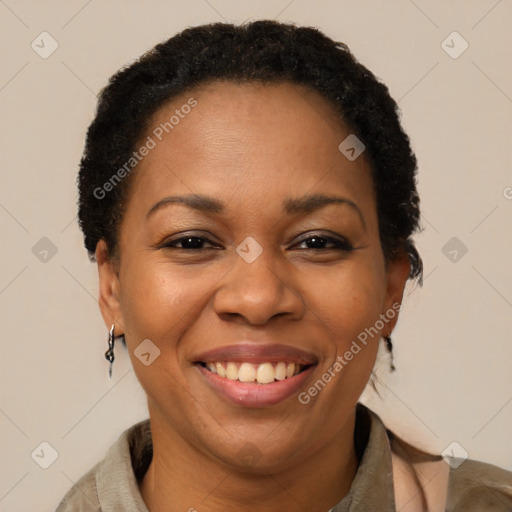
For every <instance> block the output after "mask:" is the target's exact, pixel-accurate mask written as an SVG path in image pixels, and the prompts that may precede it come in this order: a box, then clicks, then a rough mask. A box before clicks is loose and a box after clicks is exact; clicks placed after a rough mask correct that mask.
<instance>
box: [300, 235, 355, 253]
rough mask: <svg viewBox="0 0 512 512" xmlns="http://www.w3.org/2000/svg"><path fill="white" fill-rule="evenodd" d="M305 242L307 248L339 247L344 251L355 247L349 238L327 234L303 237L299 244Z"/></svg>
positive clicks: (326, 248) (338, 248) (327, 248)
mask: <svg viewBox="0 0 512 512" xmlns="http://www.w3.org/2000/svg"><path fill="white" fill-rule="evenodd" d="M304 243H305V244H307V247H306V248H305V249H313V250H330V249H337V250H342V251H352V250H353V249H354V248H353V247H352V245H351V244H350V243H349V242H348V241H347V240H344V239H338V238H334V237H331V236H325V235H310V236H308V237H307V238H303V239H302V240H301V241H300V242H299V243H298V244H297V245H302V244H304ZM326 245H330V247H326Z"/></svg>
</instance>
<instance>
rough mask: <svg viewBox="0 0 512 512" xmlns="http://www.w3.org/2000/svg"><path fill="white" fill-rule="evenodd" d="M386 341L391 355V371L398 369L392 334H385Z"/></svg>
mask: <svg viewBox="0 0 512 512" xmlns="http://www.w3.org/2000/svg"><path fill="white" fill-rule="evenodd" d="M383 338H384V341H385V342H386V348H387V349H388V352H389V356H390V357H391V363H390V368H391V371H392V372H394V371H395V370H396V368H395V365H394V364H393V360H394V358H393V343H391V336H383Z"/></svg>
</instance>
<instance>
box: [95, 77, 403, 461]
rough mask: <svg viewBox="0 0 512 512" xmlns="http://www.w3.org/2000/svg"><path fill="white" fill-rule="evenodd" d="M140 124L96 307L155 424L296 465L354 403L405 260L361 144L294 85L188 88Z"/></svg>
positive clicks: (207, 449)
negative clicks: (380, 209)
mask: <svg viewBox="0 0 512 512" xmlns="http://www.w3.org/2000/svg"><path fill="white" fill-rule="evenodd" d="M190 98H194V100H196V101H197V105H196V106H194V107H193V108H191V109H187V108H185V109H181V106H182V105H184V104H192V103H193V101H192V100H191V101H190V102H189V99H190ZM187 102H189V103H187ZM176 109H178V110H179V111H180V113H181V115H180V116H179V118H180V119H179V122H178V123H175V121H176V119H174V120H173V121H174V123H175V124H172V129H170V128H169V126H170V124H168V125H167V131H168V132H169V133H166V132H165V130H164V131H163V134H161V133H160V132H162V129H160V130H157V131H156V132H155V131H154V130H155V129H157V128H158V127H159V126H160V127H161V126H162V124H165V123H166V122H168V121H169V118H170V117H171V116H172V115H176V114H177V113H176V112H175V111H176ZM189 110H190V111H189ZM185 112H189V113H188V114H185ZM155 133H158V134H160V138H161V139H162V140H159V137H157V136H156V135H155ZM148 135H149V136H150V137H151V138H152V139H153V140H154V142H155V143H156V145H155V147H154V148H152V149H150V150H149V152H148V154H147V156H145V157H144V158H143V160H142V161H141V162H140V163H139V164H138V166H137V169H136V171H135V174H134V176H133V181H132V183H131V188H130V194H129V198H128V203H127V208H126V213H125V216H124V218H123V222H122V224H121V229H120V238H119V251H120V263H119V266H118V268H117V270H118V273H117V271H116V270H115V269H114V267H113V266H112V265H110V264H109V263H108V261H107V260H106V259H105V246H104V244H103V243H100V244H99V245H98V249H97V258H98V265H99V272H100V304H101V307H102V313H103V315H104V318H105V321H106V323H107V325H109V326H110V324H111V323H112V322H115V323H116V334H122V333H124V334H125V339H126V342H127V346H128V349H129V353H130V357H131V359H132V363H133V367H134V370H135V372H136V374H137V377H138V379H139V380H140V382H141V384H142V386H143V388H144V389H145V391H146V393H147V396H148V406H149V411H150V415H151V420H152V425H153V428H154V429H155V430H157V429H158V430H159V431H160V432H166V435H167V436H168V438H169V439H170V438H173V439H176V438H178V439H181V440H183V441H184V442H185V443H186V444H187V445H188V446H190V447H192V448H194V449H195V450H199V452H200V453H202V454H203V455H205V456H207V457H210V458H213V459H215V460H217V461H222V462H224V463H226V464H228V465H231V466H236V467H241V468H243V467H247V466H248V465H253V464H255V462H257V465H258V467H260V468H262V470H268V469H269V468H274V469H276V468H282V469H285V468H286V467H289V466H292V465H295V464H296V463H297V461H299V460H305V458H307V457H308V456H309V455H311V454H312V453H314V452H315V450H318V449H319V448H320V447H321V446H325V445H327V444H328V443H329V441H330V440H332V439H333V438H334V436H335V435H336V433H338V432H339V431H340V430H341V429H342V428H343V426H344V425H345V424H346V422H347V420H348V419H349V418H350V417H352V416H351V415H352V414H353V411H354V407H355V404H356V402H357V400H358V398H359V396H360V394H361V392H362V391H363V389H364V387H365V385H366V384H367V381H368V379H369V377H370V374H371V371H372V368H373V365H374V361H375V358H376V354H377V349H378V343H379V336H380V334H382V335H387V334H389V333H390V332H391V330H392V328H393V326H394V323H395V321H396V319H397V311H396V309H397V308H396V305H397V302H398V303H399V302H400V300H401V296H402V292H403V287H404V283H405V280H406V278H407V274H408V270H409V267H408V263H407V261H406V259H405V258H399V259H397V260H396V261H395V262H392V263H390V264H389V265H388V266H386V265H385V261H384V257H383V252H382V248H381V245H380V240H379V232H378V219H377V212H376V202H375V195H374V192H373V186H372V180H371V175H370V168H369V165H368V163H367V161H366V159H365V155H364V152H363V153H362V155H361V156H359V157H358V158H356V159H355V160H349V159H348V158H347V157H346V156H345V155H344V154H343V153H342V152H341V151H340V150H339V149H338V146H339V145H340V143H341V142H342V141H343V140H344V139H346V137H347V136H349V135H350V131H348V130H347V129H345V128H344V127H343V126H342V125H341V124H340V122H339V118H338V117H337V116H336V114H335V113H334V111H333V110H332V107H331V106H330V105H328V104H327V103H326V102H325V100H324V99H323V98H321V97H320V96H319V95H317V94H316V93H314V92H311V91H309V90H306V89H304V88H302V87H298V86H294V85H291V84H280V85H270V86H268V85H267V86H264V85H261V84H249V85H247V84H246V85H236V84H233V83H226V82H224V83H214V84H210V85H208V86H203V87H200V88H196V89H194V90H191V91H190V92H189V93H187V94H184V95H183V96H182V97H180V98H179V99H175V100H174V101H173V102H172V103H170V104H168V105H166V106H165V107H163V108H161V109H160V111H158V112H157V114H156V115H155V116H154V118H153V119H152V121H151V123H150V126H149V129H148V132H147V133H146V134H145V136H144V138H143V139H142V142H145V141H147V140H148V139H147V136H148ZM150 145H152V144H150ZM349 154H350V152H349ZM176 196H180V197H182V198H184V199H178V200H177V199H176ZM172 198H175V199H172ZM325 198H336V199H338V200H339V201H337V202H334V201H332V202H327V201H326V200H325ZM365 329H366V331H365ZM144 340H150V342H148V341H144ZM362 340H365V342H363V341H362ZM354 341H355V342H356V343H357V346H358V347H359V350H358V349H357V348H355V345H354V344H353V342H354ZM141 343H143V344H142V345H141ZM158 351H159V352H158ZM347 351H348V352H349V353H350V354H352V356H350V354H349V353H347ZM158 354H159V355H158ZM336 362H338V364H336ZM217 363H220V366H222V368H219V364H217ZM228 363H229V364H228ZM292 363H294V364H295V370H294V367H293V366H292ZM299 365H300V366H299ZM212 369H214V370H215V371H217V373H214V371H211V370H212ZM223 370H224V372H227V373H228V376H222V373H223ZM286 371H288V372H289V373H288V377H286V378H284V377H285V375H286ZM297 371H300V373H298V374H296V375H294V376H291V374H292V373H296V372H297ZM255 376H256V378H257V379H259V381H261V382H262V383H259V382H254V381H253V379H254V378H255ZM233 379H234V380H233ZM241 381H248V382H241ZM267 381H272V382H267ZM264 382H267V383H264ZM315 383H316V385H315ZM315 390H316V392H315ZM245 455H249V456H248V457H246V456H245Z"/></svg>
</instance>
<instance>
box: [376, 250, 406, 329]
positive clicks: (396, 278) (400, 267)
mask: <svg viewBox="0 0 512 512" xmlns="http://www.w3.org/2000/svg"><path fill="white" fill-rule="evenodd" d="M410 271H411V264H410V262H409V257H408V255H407V253H406V251H405V250H400V251H399V252H398V253H397V254H396V255H395V257H394V258H393V259H392V260H391V261H389V262H388V264H387V270H386V276H387V288H386V297H385V301H384V311H383V313H385V312H386V311H391V310H394V311H395V312H396V314H394V315H393V317H392V318H390V320H389V322H388V324H387V327H386V329H385V330H384V332H383V335H384V336H388V335H389V334H391V332H392V331H393V329H394V328H395V326H396V323H397V321H398V312H399V311H400V309H401V307H402V299H403V295H404V289H405V283H406V282H407V279H408V278H409V274H410ZM389 316H391V315H389Z"/></svg>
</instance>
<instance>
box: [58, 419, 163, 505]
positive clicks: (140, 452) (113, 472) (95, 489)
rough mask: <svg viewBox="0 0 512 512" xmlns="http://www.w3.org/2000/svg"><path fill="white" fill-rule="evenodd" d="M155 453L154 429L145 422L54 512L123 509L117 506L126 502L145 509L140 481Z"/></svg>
mask: <svg viewBox="0 0 512 512" xmlns="http://www.w3.org/2000/svg"><path fill="white" fill-rule="evenodd" d="M152 454H153V451H152V443H151V427H150V423H149V420H144V421H142V422H140V423H137V424H136V425H133V426H132V427H130V428H129V429H127V430H125V431H124V432H123V433H122V434H121V435H120V436H119V437H118V439H117V441H116V442H115V443H114V444H113V445H112V446H111V447H110V449H109V450H108V452H107V454H106V456H105V458H104V459H103V460H101V461H100V462H98V463H97V464H96V465H95V466H94V467H93V468H91V469H90V470H89V471H88V472H87V473H86V474H85V475H83V476H82V477H81V478H80V480H79V481H78V482H76V483H75V484H74V485H73V486H72V487H71V489H70V490H69V491H68V492H67V494H66V495H65V496H64V498H63V499H62V501H61V502H60V504H59V506H58V507H57V509H56V511H55V512H92V511H94V512H97V511H99V510H103V509H104V507H107V508H108V509H109V510H111V509H112V510H121V509H122V510H124V509H125V508H124V507H121V508H119V507H118V505H124V504H125V503H126V504H129V505H130V506H131V505H133V506H132V508H131V509H132V510H144V507H143V505H142V502H141V497H140V494H139V493H138V488H137V480H138V479H139V478H141V477H142V476H143V475H144V473H145V471H146V470H147V467H148V466H149V463H150V461H151V458H152ZM116 507H117V508H116Z"/></svg>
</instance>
